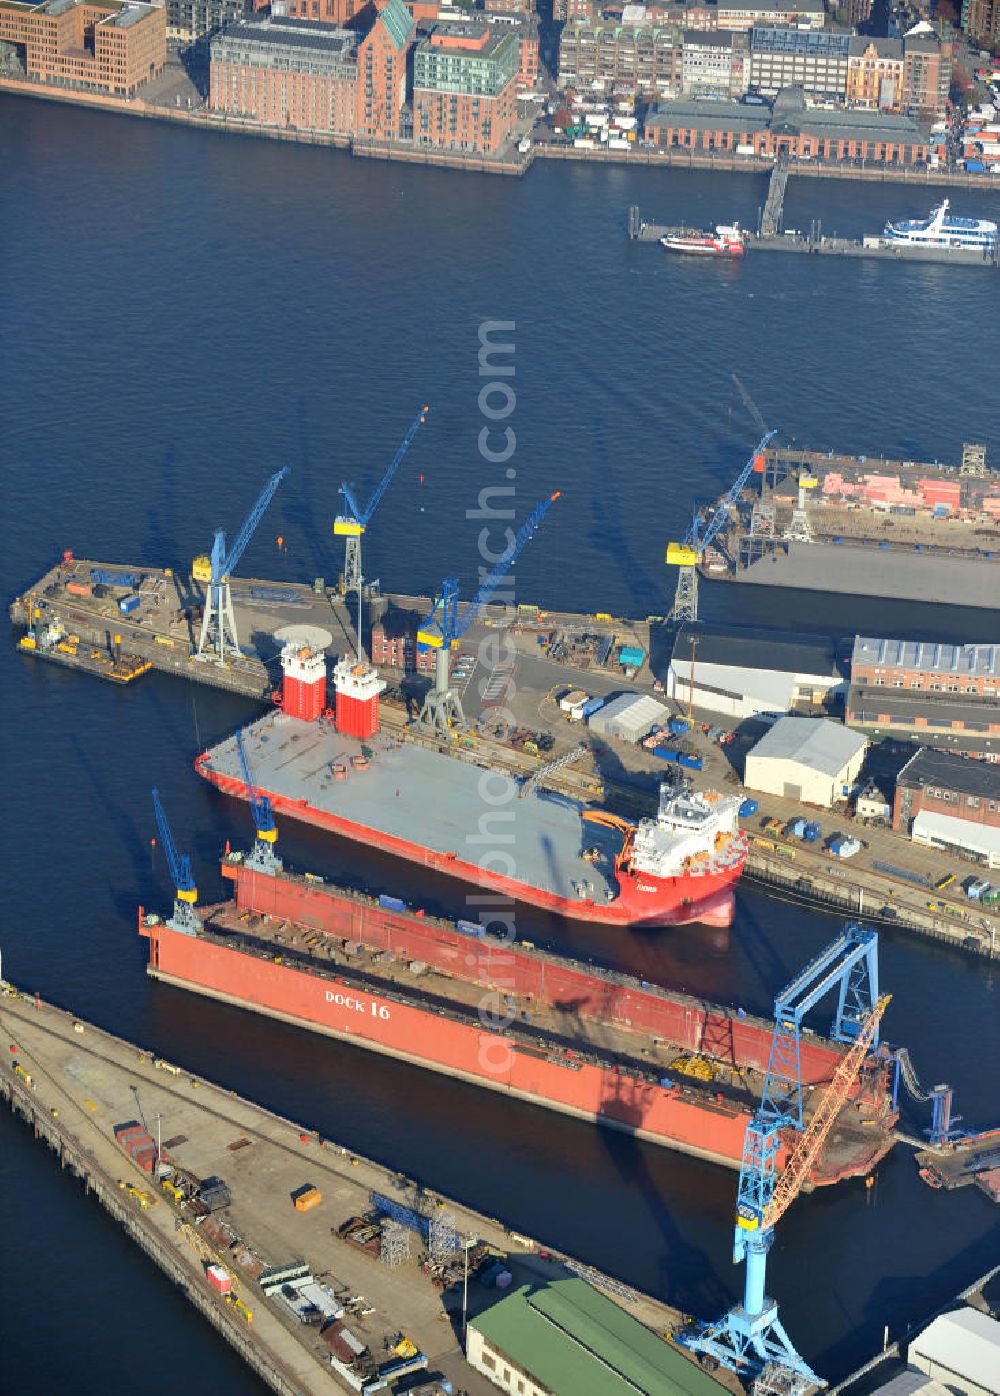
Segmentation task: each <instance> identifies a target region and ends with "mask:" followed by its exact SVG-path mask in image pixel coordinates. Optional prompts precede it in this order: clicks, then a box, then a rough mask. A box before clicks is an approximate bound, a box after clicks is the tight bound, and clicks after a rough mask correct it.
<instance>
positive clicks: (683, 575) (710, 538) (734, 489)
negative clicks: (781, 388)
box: [664, 431, 777, 625]
mask: <svg viewBox="0 0 1000 1396" xmlns="http://www.w3.org/2000/svg"><path fill="white" fill-rule="evenodd" d="M776 435H777V432H776V431H767V432H765V433H764V435H763V436H762V437H761V439H760V441H759V442H758V443H757V445H756V447H755V448H754V452H753V455H751V456H750V458H749V459H748V460H747V462H746V464H745V465H744V466H743V469H742V470H741V471H740V473H739V474H738V475H737V477H736V479H735V480H734V481H733V483H732V485H730V487H729V489H728V490H727V491H726V493H725V494H724V495H723V496H722V498H721V499H720V500H719V502H718V504H717V505H716V507H715V512H714V513H713V514H712V517H711V518H710V519H709V521H708V523H707V524H705V526H704V531H702V523H703V520H702V517H701V514H700V513H696V514H695V515H694V518H693V519H692V521H691V527H690V528H689V529H688V531H687V533H686V534H685V536H684V541H683V542H682V543H668V544H667V552H666V557H665V559H664V561H665V562H667V563H669V564H670V565H671V566H676V567H677V568H678V569H679V570H678V573H677V590H676V592H675V593H674V604H673V607H672V608H671V611H670V616H669V619H670V620H671V621H673V622H674V623H675V624H676V625H680V624H682V623H683V622H685V621H696V620H697V619H698V564H699V563H700V562H701V560H702V558H703V557H704V555H705V553H706V551H707V550H708V549H709V548H710V547H711V546H712V544H713V543H714V542H715V539H716V538H717V537H718V535H719V534H720V533H721V532H722V529H723V528H724V527H725V525H726V524H727V523H728V522H729V517H730V513H731V511H732V510H733V508H734V507H735V505H736V503H737V501H738V499H739V497H740V495H741V494H742V493H743V490H744V488H745V487H746V483H747V481H748V480H749V479H750V476H751V475H752V474H753V470H754V466H755V465H756V464H757V462H758V460H760V458H761V457H762V456H763V453H764V451H765V449H766V447H767V445H768V443H769V442H770V441H771V440H772V438H773V437H775V436H776Z"/></svg>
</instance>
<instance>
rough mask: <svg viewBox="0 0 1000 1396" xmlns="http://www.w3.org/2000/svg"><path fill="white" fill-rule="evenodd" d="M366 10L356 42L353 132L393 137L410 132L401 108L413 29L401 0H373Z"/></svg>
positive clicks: (373, 137) (402, 106)
mask: <svg viewBox="0 0 1000 1396" xmlns="http://www.w3.org/2000/svg"><path fill="white" fill-rule="evenodd" d="M372 12H373V13H372ZM365 13H366V15H368V27H367V31H366V32H365V33H364V34H363V37H362V39H361V41H360V43H359V44H358V85H357V93H356V100H355V109H354V134H355V135H356V136H367V137H369V138H370V139H372V140H394V139H397V138H398V137H399V136H401V135H404V134H409V133H408V132H404V130H403V108H404V106H405V105H406V80H407V74H406V68H407V63H408V61H409V59H408V55H409V52H410V49H411V48H412V46H413V41H414V38H415V36H416V30H415V28H414V24H413V20H412V18H411V17H410V12H409V10H408V9H407V8H406V6H405V5H404V4H403V0H373V4H372V6H371V7H370V9H368V10H366V12H365ZM362 18H363V16H362Z"/></svg>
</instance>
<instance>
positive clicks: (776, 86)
mask: <svg viewBox="0 0 1000 1396" xmlns="http://www.w3.org/2000/svg"><path fill="white" fill-rule="evenodd" d="M850 42H851V36H850V35H849V34H837V33H834V32H833V31H832V30H826V29H795V28H792V27H791V26H789V25H780V26H779V25H773V26H772V25H769V26H764V25H755V26H754V27H753V29H751V31H750V88H751V90H752V91H754V92H760V93H763V95H764V96H766V97H774V96H776V95H777V94H778V93H779V92H780V91H781V89H782V88H784V87H801V88H802V90H803V92H805V93H806V94H807V96H810V97H815V98H818V99H819V100H821V101H828V102H837V101H839V102H842V101H843V100H844V95H845V93H846V91H847V56H848V50H849V48H850Z"/></svg>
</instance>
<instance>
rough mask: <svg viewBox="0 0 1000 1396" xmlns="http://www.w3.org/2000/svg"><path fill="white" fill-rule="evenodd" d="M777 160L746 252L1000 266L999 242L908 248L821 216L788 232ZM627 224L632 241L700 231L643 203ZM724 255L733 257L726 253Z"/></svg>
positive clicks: (747, 234) (746, 239)
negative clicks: (833, 231)
mask: <svg viewBox="0 0 1000 1396" xmlns="http://www.w3.org/2000/svg"><path fill="white" fill-rule="evenodd" d="M780 169H781V167H780V166H778V165H776V166H775V168H774V172H773V173H772V175H771V180H770V184H769V186H768V195H767V202H766V203H765V206H764V212H763V214H762V216H761V226H760V232H759V233H756V234H755V233H750V232H744V234H743V237H744V251H745V252H746V253H747V254H750V253H754V254H756V253H758V252H793V253H800V254H805V255H809V256H816V257H874V258H877V259H878V260H880V261H883V262H885V261H889V262H933V263H934V264H935V265H937V266H956V267H988V268H991V269H992V270H994V271H996V270H997V269H998V268H1000V243H997V244H996V245H995V246H994V248H993V250H992V251H983V252H980V251H977V250H973V249H969V248H951V249H945V248H941V247H906V246H902V245H898V244H897V245H894V246H891V247H890V246H886V245H884V244H883V243H882V242H881V240H880V238H878V237H877V236H872V237H866V238H862V239H857V238H843V237H837V236H830V235H828V234H826V233H824V232H823V229H822V225H821V224H820V223H819V222H818V221H814V222H812V223H811V224H810V226H809V229H808V231H807V232H805V233H798V232H796V233H791V232H786V233H784V234H782V233H781V232H780V231H779V229H780V224H781V220H782V217H783V211H784V197H785V184H786V182H787V179H788V170H787V168H785V169H784V171H783V173H780ZM626 229H627V234H628V239H629V241H630V242H652V243H657V242H659V241H660V239H661V238H663V237H666V236H667V235H668V234H670V233H674V234H676V233H692V232H694V233H697V232H699V231H703V230H699V229H696V228H689V227H687V226H686V225H683V224H682V225H680V226H677V225H670V224H666V223H647V222H646V221H645V219H644V218H643V217H642V214H641V212H640V209H639V206H638V205H637V204H632V205H631V206H630V207H629V210H628V215H627V220H626ZM723 260H732V259H731V258H724V259H723Z"/></svg>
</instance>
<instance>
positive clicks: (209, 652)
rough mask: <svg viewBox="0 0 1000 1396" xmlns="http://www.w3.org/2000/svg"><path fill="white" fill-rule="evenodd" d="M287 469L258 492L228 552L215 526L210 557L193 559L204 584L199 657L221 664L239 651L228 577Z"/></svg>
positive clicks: (197, 577)
mask: <svg viewBox="0 0 1000 1396" xmlns="http://www.w3.org/2000/svg"><path fill="white" fill-rule="evenodd" d="M290 472H291V467H290V466H287V465H286V466H283V467H282V469H281V470H279V471H277V472H276V473H275V474H274V475H272V476H271V478H270V479H269V480H268V482H267V484H266V485H265V486H264V488H263V489H262V490H261V492H260V494H259V495H258V497H257V502H256V503H255V504H254V506H253V508H252V509H251V510H250V512H249V514H248V515H247V516H246V518H245V519H244V520H243V527H242V528H241V529H240V531H239V533H238V534H237V536H236V541H235V543H233V545H232V547H231V548H229V549H228V551H227V549H226V535H225V533H224V532H223V530H222V529H221V528H217V529H216V530H215V538H214V539H213V541H212V553H211V556H207V555H205V554H202V555H201V556H200V557H196V558H195V560H194V564H193V565H192V568H191V574H192V576H193V577H194V579H195V581H197V582H204V583H205V614H204V618H203V620H202V623H201V638H200V639H199V641H198V654H197V657H198V658H199V659H207V658H209V657H212V658H214V659H215V660H216V661H217V662H218V663H220V664H224V663H226V657H227V654H230V653H231V654H233V655H236V656H238V655H239V653H240V644H239V639H238V637H237V634H236V618H235V616H234V615H233V601H232V597H231V595H230V592H229V579H230V577H231V576H232V573H233V571H234V569H235V568H236V566H237V564H238V563H239V560H240V558H241V557H242V556H243V554H244V553H245V552H246V550H247V546H248V545H249V543H250V539H251V538H252V537H253V536H254V534H255V533H256V531H257V525H258V524H259V523H260V521H261V519H262V518H263V517H264V514H265V511H266V510H267V506H268V505H269V504H270V502H271V500H272V499H273V498H274V495H275V491H276V490H277V488H278V486H279V485H280V484H281V482H282V480H283V479H284V478H285V476H286V475H288V474H290Z"/></svg>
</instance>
